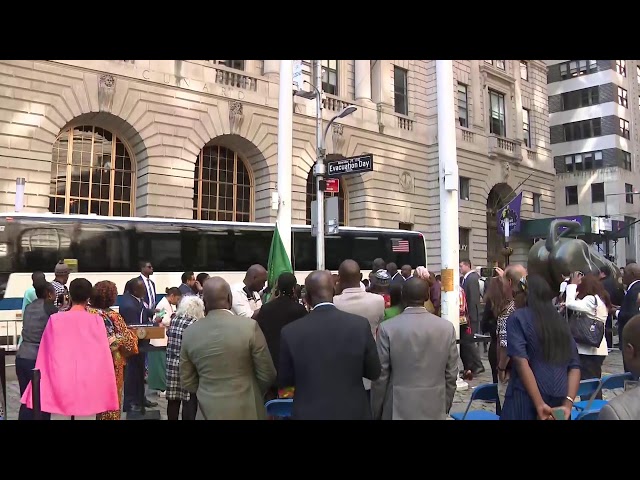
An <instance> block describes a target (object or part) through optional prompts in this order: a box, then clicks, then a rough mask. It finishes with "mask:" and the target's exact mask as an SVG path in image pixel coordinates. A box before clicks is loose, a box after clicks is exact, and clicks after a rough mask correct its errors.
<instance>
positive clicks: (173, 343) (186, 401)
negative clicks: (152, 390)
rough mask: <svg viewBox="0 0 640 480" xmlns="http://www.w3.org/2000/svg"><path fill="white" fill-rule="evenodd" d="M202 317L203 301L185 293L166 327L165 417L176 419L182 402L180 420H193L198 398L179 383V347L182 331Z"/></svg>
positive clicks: (180, 346)
mask: <svg viewBox="0 0 640 480" xmlns="http://www.w3.org/2000/svg"><path fill="white" fill-rule="evenodd" d="M201 318H204V303H203V302H202V299H200V297H197V296H195V295H185V296H184V297H182V300H181V301H180V304H179V305H178V310H177V311H176V314H175V316H174V317H173V319H172V320H171V324H170V325H169V328H168V329H167V338H168V341H167V390H166V396H167V418H168V419H169V420H178V413H179V412H180V405H181V404H182V420H195V419H196V412H197V410H198V400H197V399H196V395H195V394H194V393H191V394H190V393H189V392H187V391H186V390H184V389H183V388H182V387H181V385H180V348H182V332H184V329H185V328H187V327H188V326H189V325H191V324H192V323H194V322H196V321H197V320H200V319H201Z"/></svg>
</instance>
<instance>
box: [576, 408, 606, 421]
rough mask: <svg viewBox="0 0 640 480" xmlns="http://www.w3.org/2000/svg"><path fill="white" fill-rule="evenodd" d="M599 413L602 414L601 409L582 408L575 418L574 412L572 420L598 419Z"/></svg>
mask: <svg viewBox="0 0 640 480" xmlns="http://www.w3.org/2000/svg"><path fill="white" fill-rule="evenodd" d="M574 411H575V410H574ZM598 415H600V410H582V411H581V412H578V415H577V416H576V418H575V419H574V418H573V414H572V415H571V417H572V418H571V420H597V419H598Z"/></svg>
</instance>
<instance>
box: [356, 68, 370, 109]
mask: <svg viewBox="0 0 640 480" xmlns="http://www.w3.org/2000/svg"><path fill="white" fill-rule="evenodd" d="M355 75H356V81H355V86H356V101H357V100H369V101H371V60H356V68H355Z"/></svg>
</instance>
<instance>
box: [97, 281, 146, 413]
mask: <svg viewBox="0 0 640 480" xmlns="http://www.w3.org/2000/svg"><path fill="white" fill-rule="evenodd" d="M117 298H118V287H116V284H115V283H113V282H110V281H108V280H104V281H102V282H98V283H96V284H95V286H94V290H93V296H92V297H91V307H89V308H88V309H87V310H88V311H89V312H90V313H97V314H99V315H100V316H102V318H103V320H104V326H105V327H106V329H107V336H108V337H109V345H110V347H111V355H112V356H113V368H114V370H115V373H116V385H117V387H118V399H119V402H120V409H119V410H112V411H109V412H103V413H100V414H98V416H97V419H98V420H120V412H121V411H122V398H123V391H124V366H125V365H126V363H127V360H126V359H127V357H129V356H131V355H135V354H137V353H138V338H137V337H136V336H135V334H134V333H133V332H132V331H131V330H129V329H128V328H127V324H126V323H125V321H124V319H123V318H122V317H121V316H120V314H119V313H118V312H115V311H113V310H111V306H112V305H115V303H116V299H117Z"/></svg>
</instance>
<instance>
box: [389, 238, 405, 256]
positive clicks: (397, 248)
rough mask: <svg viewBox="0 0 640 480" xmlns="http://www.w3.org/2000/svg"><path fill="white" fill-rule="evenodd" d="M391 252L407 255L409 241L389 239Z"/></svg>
mask: <svg viewBox="0 0 640 480" xmlns="http://www.w3.org/2000/svg"><path fill="white" fill-rule="evenodd" d="M391 251H392V252H397V253H409V240H401V239H399V238H392V239H391Z"/></svg>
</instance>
